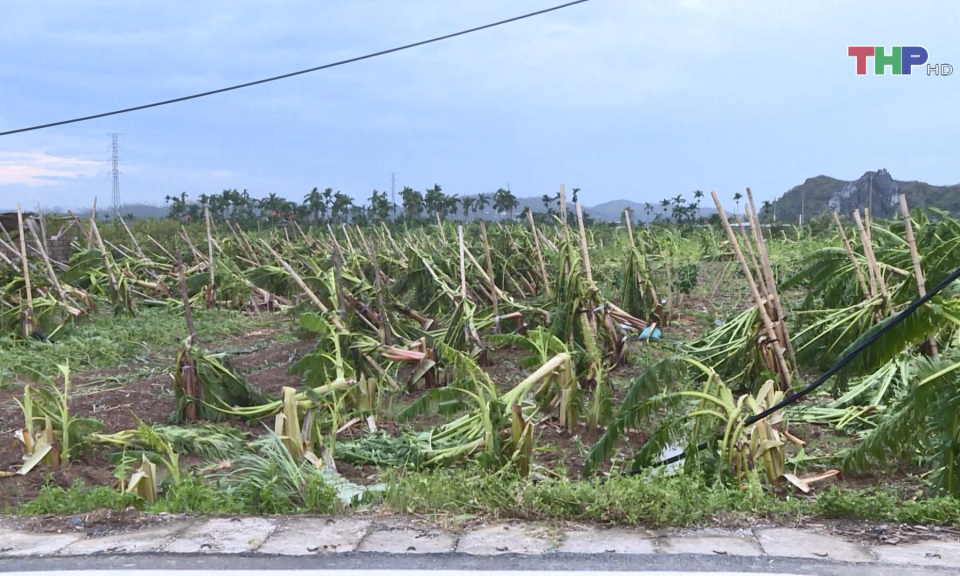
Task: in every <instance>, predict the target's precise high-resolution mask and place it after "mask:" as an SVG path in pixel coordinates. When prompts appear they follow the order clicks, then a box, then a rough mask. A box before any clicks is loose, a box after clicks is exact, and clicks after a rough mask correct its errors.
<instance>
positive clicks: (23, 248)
mask: <svg viewBox="0 0 960 576" xmlns="http://www.w3.org/2000/svg"><path fill="white" fill-rule="evenodd" d="M17 226H19V228H20V265H21V266H22V268H23V285H24V289H25V290H26V291H27V309H26V310H24V312H23V337H24V338H29V337H30V335H31V334H33V289H32V288H31V286H30V264H29V263H28V262H27V241H26V239H25V238H24V233H23V212H22V211H21V210H20V203H19V202H17Z"/></svg>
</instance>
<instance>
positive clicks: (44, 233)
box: [37, 202, 50, 254]
mask: <svg viewBox="0 0 960 576" xmlns="http://www.w3.org/2000/svg"><path fill="white" fill-rule="evenodd" d="M37 217H38V218H39V219H40V238H41V239H42V240H43V251H44V253H45V254H49V253H50V247H49V246H48V245H47V223H46V221H45V220H44V218H43V210H42V209H41V208H40V203H39V202H37Z"/></svg>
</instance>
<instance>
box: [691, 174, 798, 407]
mask: <svg viewBox="0 0 960 576" xmlns="http://www.w3.org/2000/svg"><path fill="white" fill-rule="evenodd" d="M710 195H711V196H712V197H713V203H714V204H716V206H717V212H718V213H719V214H720V222H721V223H722V224H723V229H724V230H725V231H726V233H727V240H729V241H730V246H731V247H732V248H733V253H734V255H735V256H736V257H737V261H738V262H739V263H740V268H741V269H742V270H743V275H744V277H746V279H747V285H748V286H749V287H750V294H751V295H752V296H753V302H754V304H756V306H757V309H758V310H759V312H760V319H761V320H762V322H763V327H764V330H765V331H766V333H767V337H768V338H770V340H771V345H772V347H773V353H774V355H775V357H776V360H777V365H778V366H779V367H780V375H781V376H782V377H783V379H784V381H783V382H781V386H782V387H783V388H789V387H790V369H789V367H788V366H787V360H786V358H784V357H783V349H782V348H781V347H780V342H779V341H778V339H777V332H776V330H775V329H774V327H773V320H771V319H770V315H769V314H768V313H767V308H766V306H764V305H763V299H762V298H761V297H760V292H759V290H757V284H756V282H754V280H753V274H752V273H751V272H750V267H749V266H748V265H747V261H746V259H745V258H744V257H743V252H742V251H741V250H740V244H739V243H738V242H737V237H736V235H734V233H733V228H732V227H731V226H730V221H729V220H727V213H726V212H724V211H723V205H722V204H721V203H720V198H719V197H717V193H716V192H713V191H711V192H710Z"/></svg>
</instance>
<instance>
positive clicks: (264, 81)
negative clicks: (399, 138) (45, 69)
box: [0, 0, 589, 136]
mask: <svg viewBox="0 0 960 576" xmlns="http://www.w3.org/2000/svg"><path fill="white" fill-rule="evenodd" d="M584 2H589V0H575V1H574V2H567V3H566V4H560V5H559V6H554V7H552V8H546V9H544V10H537V11H536V12H530V13H528V14H523V15H520V16H514V17H513V18H508V19H506V20H500V21H499V22H493V23H491V24H484V25H483V26H477V27H475V28H469V29H467V30H461V31H459V32H454V33H452V34H445V35H443V36H437V37H435V38H430V39H429V40H421V41H420V42H414V43H413V44H406V45H404V46H398V47H396V48H390V49H388V50H381V51H379V52H372V53H370V54H364V55H363V56H356V57H354V58H348V59H346V60H340V61H339V62H332V63H330V64H324V65H322V66H316V67H313V68H307V69H306V70H298V71H296V72H290V73H287V74H281V75H280V76H272V77H270V78H263V79H261V80H254V81H253V82H244V83H243V84H237V85H235V86H228V87H226V88H218V89H216V90H209V91H207V92H200V93H197V94H191V95H189V96H181V97H179V98H172V99H170V100H162V101H160V102H153V103H151V104H142V105H140V106H133V107H130V108H123V109H120V110H113V111H111V112H102V113H100V114H92V115H90V116H81V117H79V118H72V119H70V120H60V121H57V122H49V123H47V124H38V125H36V126H29V127H27V128H17V129H16V130H7V131H6V132H0V136H9V135H11V134H19V133H21V132H32V131H34V130H42V129H44V128H53V127H54V126H63V125H65V124H75V123H77V122H86V121H88V120H96V119H97V118H106V117H107V116H116V115H118V114H127V113H129V112H137V111H139V110H146V109H147V108H157V107H159V106H166V105H168V104H176V103H178V102H186V101H187V100H195V99H197V98H204V97H206V96H213V95H214V94H222V93H223V92H230V91H232V90H239V89H241V88H249V87H250V86H257V85H259V84H267V83H269V82H276V81H277V80H285V79H287V78H292V77H294V76H300V75H302V74H309V73H311V72H317V71H320V70H326V69H327V68H335V67H337V66H343V65H345V64H352V63H354V62H359V61H361V60H369V59H371V58H376V57H378V56H385V55H387V54H393V53H394V52H402V51H404V50H409V49H411V48H417V47H418V46H424V45H426V44H433V43H434V42H440V41H442V40H449V39H450V38H456V37H457V36H464V35H466V34H472V33H474V32H479V31H481V30H486V29H488V28H495V27H497V26H503V25H504V24H510V23H511V22H517V21H519V20H526V19H527V18H533V17H534V16H540V15H542V14H547V13H548V12H556V11H557V10H562V9H564V8H569V7H571V6H575V5H577V4H583V3H584Z"/></svg>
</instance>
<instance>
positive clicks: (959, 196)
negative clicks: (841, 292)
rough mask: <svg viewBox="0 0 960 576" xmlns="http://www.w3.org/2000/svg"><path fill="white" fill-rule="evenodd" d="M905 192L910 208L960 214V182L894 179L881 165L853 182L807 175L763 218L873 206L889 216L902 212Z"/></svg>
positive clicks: (785, 218)
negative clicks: (808, 176)
mask: <svg viewBox="0 0 960 576" xmlns="http://www.w3.org/2000/svg"><path fill="white" fill-rule="evenodd" d="M901 192H903V193H904V194H905V195H906V197H907V203H908V204H909V205H910V207H911V208H914V207H919V208H928V207H935V208H940V209H942V210H946V211H948V212H951V213H953V214H954V215H960V184H955V185H952V186H934V185H932V184H926V183H924V182H916V181H899V180H894V178H893V177H892V176H891V175H890V173H889V172H888V171H887V170H886V169H883V168H881V169H880V170H877V171H874V172H866V173H864V174H863V176H861V177H860V178H858V179H856V180H853V181H845V180H838V179H836V178H831V177H829V176H817V177H815V178H808V179H807V180H806V182H804V183H803V184H801V185H799V186H795V187H794V188H791V189H790V190H789V191H787V193H785V194H784V195H783V196H781V197H780V198H778V199H777V200H775V201H774V202H773V204H771V205H770V206H769V207H767V208H765V209H763V210H762V213H763V215H764V219H766V220H772V219H773V215H774V213H776V218H777V220H778V221H786V222H796V221H797V220H798V218H799V216H800V212H801V210H802V211H803V213H804V215H805V218H807V219H810V218H813V217H815V216H819V215H820V214H822V213H823V212H824V211H825V210H834V211H837V212H839V213H841V214H850V213H852V212H853V211H854V210H855V209H856V208H863V207H870V212H871V214H872V215H874V216H875V217H877V218H890V217H893V216H896V215H897V214H899V211H900V208H899V200H898V196H899V194H900V193H901Z"/></svg>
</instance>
